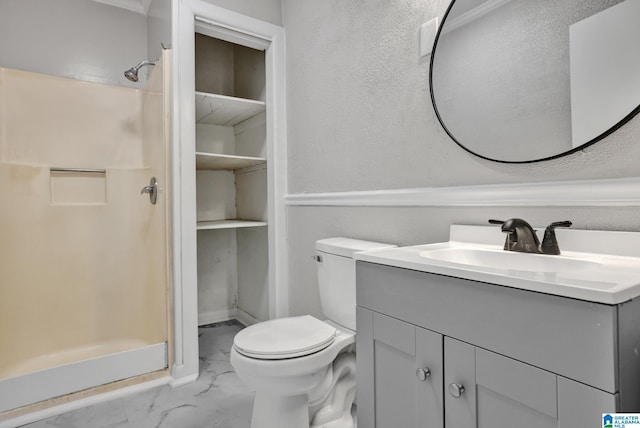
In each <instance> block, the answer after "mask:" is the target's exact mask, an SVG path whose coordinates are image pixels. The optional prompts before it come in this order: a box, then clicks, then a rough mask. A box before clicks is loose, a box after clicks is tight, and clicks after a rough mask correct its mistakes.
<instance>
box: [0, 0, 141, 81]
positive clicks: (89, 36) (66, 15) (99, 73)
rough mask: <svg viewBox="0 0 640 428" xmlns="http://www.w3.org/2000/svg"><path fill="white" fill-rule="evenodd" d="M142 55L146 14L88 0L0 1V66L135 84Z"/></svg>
mask: <svg viewBox="0 0 640 428" xmlns="http://www.w3.org/2000/svg"><path fill="white" fill-rule="evenodd" d="M146 57H147V24H146V17H145V16H144V15H142V14H139V13H134V12H130V11H128V10H124V9H120V8H116V7H113V6H108V5H105V4H101V3H96V2H93V1H88V0H57V1H51V0H20V1H15V0H0V66H3V67H9V68H16V69H19V70H25V71H33V72H37V73H44V74H50V75H54V76H62V77H70V78H75V79H79V80H86V81H90V82H99V83H107V84H113V85H121V86H134V87H138V85H135V84H132V83H131V82H129V81H128V80H126V79H125V78H124V77H123V75H122V73H123V72H124V70H126V69H127V68H129V67H131V66H133V65H136V64H137V63H138V62H140V61H141V60H143V59H146Z"/></svg>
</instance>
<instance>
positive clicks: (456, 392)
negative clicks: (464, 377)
mask: <svg viewBox="0 0 640 428" xmlns="http://www.w3.org/2000/svg"><path fill="white" fill-rule="evenodd" d="M463 392H464V385H463V384H461V383H450V384H449V394H451V396H452V397H454V398H460V397H461V396H462V393H463Z"/></svg>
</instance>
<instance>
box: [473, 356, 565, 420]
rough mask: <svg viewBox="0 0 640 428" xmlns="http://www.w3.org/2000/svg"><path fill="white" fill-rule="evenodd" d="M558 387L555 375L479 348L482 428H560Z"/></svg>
mask: <svg viewBox="0 0 640 428" xmlns="http://www.w3.org/2000/svg"><path fill="white" fill-rule="evenodd" d="M556 385H557V380H556V375H554V374H553V373H550V372H547V371H544V370H541V369H539V368H537V367H533V366H530V365H527V364H524V363H521V362H520V361H516V360H513V359H511V358H507V357H503V356H502V355H498V354H495V353H493V352H488V351H485V350H484V349H480V348H476V395H477V408H476V413H477V418H478V428H489V427H492V428H493V427H496V426H512V424H513V422H514V421H517V425H518V426H519V427H523V428H556V427H557V426H558V396H557V386H556Z"/></svg>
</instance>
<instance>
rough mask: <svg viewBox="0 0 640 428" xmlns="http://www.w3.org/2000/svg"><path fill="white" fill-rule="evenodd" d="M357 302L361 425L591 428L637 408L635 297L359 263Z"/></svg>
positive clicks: (637, 308)
mask: <svg viewBox="0 0 640 428" xmlns="http://www.w3.org/2000/svg"><path fill="white" fill-rule="evenodd" d="M357 303H358V308H357V316H358V318H357V325H358V335H357V367H358V368H357V374H358V392H357V396H358V421H359V424H361V426H364V427H367V428H374V427H376V428H386V427H403V428H405V427H406V428H410V427H425V428H440V427H446V428H471V427H478V428H483V427H495V426H518V427H522V428H529V427H532V428H533V427H559V428H589V427H593V428H596V427H601V426H602V421H601V417H602V413H605V412H638V411H640V404H639V403H640V400H639V397H640V394H639V393H638V387H637V384H638V383H640V372H639V370H640V367H639V366H640V359H639V358H638V356H637V355H636V353H635V349H637V344H638V342H639V341H638V336H639V334H638V327H637V326H638V325H640V323H639V320H638V315H637V314H638V312H640V305H639V304H638V302H637V301H636V300H632V301H629V302H626V303H624V304H621V305H604V304H600V303H592V302H586V301H581V300H576V299H569V298H564V297H558V296H552V295H547V294H543V293H535V292H530V291H524V290H518V289H514V288H509V287H503V286H498V285H492V284H486V283H481V282H476V281H471V280H466V279H458V278H452V277H448V276H442V275H435V274H430V273H426V272H417V271H413V270H408V269H402V268H396V267H389V266H384V265H378V264H375V263H368V262H362V261H358V262H357ZM423 373H430V376H426V377H425V376H423V375H422V374H423Z"/></svg>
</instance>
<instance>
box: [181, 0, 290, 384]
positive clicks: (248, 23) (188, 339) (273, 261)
mask: <svg viewBox="0 0 640 428" xmlns="http://www.w3.org/2000/svg"><path fill="white" fill-rule="evenodd" d="M196 18H198V19H197V21H196ZM196 26H197V27H198V31H201V30H202V29H203V28H205V29H206V32H207V33H210V34H211V35H215V37H218V38H222V39H225V40H228V41H232V42H234V43H238V44H243V45H246V46H250V47H254V48H261V49H264V51H265V60H266V61H265V67H266V70H265V71H266V104H267V114H266V119H267V123H266V131H267V141H266V145H267V164H268V168H267V174H268V177H267V181H268V183H267V188H268V193H269V198H268V219H269V225H268V238H269V316H270V317H271V318H276V317H282V316H287V315H288V314H289V295H288V285H287V283H288V281H287V276H288V275H287V274H288V269H287V253H286V249H287V236H286V218H285V214H286V207H285V203H284V197H285V195H286V190H287V189H286V186H287V155H286V137H287V135H286V131H287V129H286V110H285V39H284V29H283V28H282V27H279V26H277V25H273V24H270V23H267V22H263V21H260V20H257V19H254V18H250V17H247V16H245V15H241V14H239V13H236V12H232V11H229V10H227V9H223V8H220V7H217V6H213V5H211V4H210V3H206V2H204V1H202V0H174V2H173V22H172V34H173V48H174V49H173V50H174V55H173V64H172V70H173V81H172V84H173V94H172V100H173V103H172V105H173V111H172V123H173V127H172V129H173V153H172V155H173V168H172V180H173V189H174V194H173V234H172V237H173V242H172V244H173V302H174V304H173V338H174V340H173V343H174V365H173V367H172V368H171V375H172V377H173V382H172V384H173V385H180V384H183V383H187V382H190V381H193V380H195V379H196V378H197V377H198V369H199V361H198V287H197V278H198V275H197V263H196V258H197V257H196V256H197V249H196V248H197V243H196V182H195V150H196V149H195V141H196V136H195V72H194V69H195V53H194V50H195V42H194V34H195V31H196Z"/></svg>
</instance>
